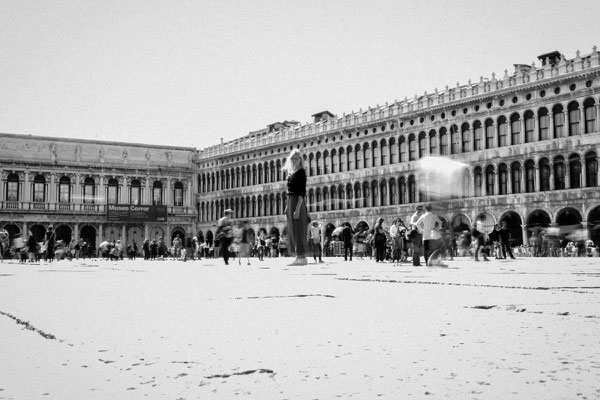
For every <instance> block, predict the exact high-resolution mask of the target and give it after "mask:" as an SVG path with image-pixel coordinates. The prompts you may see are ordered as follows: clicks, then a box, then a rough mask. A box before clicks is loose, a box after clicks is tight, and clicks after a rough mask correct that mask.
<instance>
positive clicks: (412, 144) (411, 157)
mask: <svg viewBox="0 0 600 400" xmlns="http://www.w3.org/2000/svg"><path fill="white" fill-rule="evenodd" d="M416 159H417V139H416V138H415V135H410V137H409V138H408V161H415V160H416Z"/></svg>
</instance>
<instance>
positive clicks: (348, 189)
mask: <svg viewBox="0 0 600 400" xmlns="http://www.w3.org/2000/svg"><path fill="white" fill-rule="evenodd" d="M352 192H353V190H352V184H350V183H348V184H346V208H347V209H350V208H352V207H353V205H352V198H353V196H352Z"/></svg>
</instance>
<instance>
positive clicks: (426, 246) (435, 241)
mask: <svg viewBox="0 0 600 400" xmlns="http://www.w3.org/2000/svg"><path fill="white" fill-rule="evenodd" d="M432 210H433V206H432V205H431V204H427V205H426V206H425V214H423V215H421V216H420V217H419V219H418V220H417V227H418V228H419V230H421V231H422V232H423V257H424V258H425V265H427V266H431V265H432V264H433V263H434V262H433V260H432V263H430V262H429V258H430V257H431V255H432V254H433V252H434V251H435V250H437V248H438V247H439V241H440V239H441V237H442V235H440V232H439V229H440V228H441V227H442V220H440V219H439V217H438V216H437V215H435V214H433V213H432V212H431V211H432Z"/></svg>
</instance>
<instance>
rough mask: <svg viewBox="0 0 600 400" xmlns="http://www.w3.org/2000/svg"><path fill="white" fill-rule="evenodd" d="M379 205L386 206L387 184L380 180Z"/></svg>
mask: <svg viewBox="0 0 600 400" xmlns="http://www.w3.org/2000/svg"><path fill="white" fill-rule="evenodd" d="M379 205H380V206H387V205H388V193H387V182H386V181H385V180H382V181H381V182H380V183H379Z"/></svg>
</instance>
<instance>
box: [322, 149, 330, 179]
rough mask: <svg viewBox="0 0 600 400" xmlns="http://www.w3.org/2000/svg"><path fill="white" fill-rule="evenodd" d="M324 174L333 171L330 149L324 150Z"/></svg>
mask: <svg viewBox="0 0 600 400" xmlns="http://www.w3.org/2000/svg"><path fill="white" fill-rule="evenodd" d="M323 164H324V166H323V174H325V175H327V174H330V173H331V156H330V155H329V151H327V150H325V151H324V152H323Z"/></svg>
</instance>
